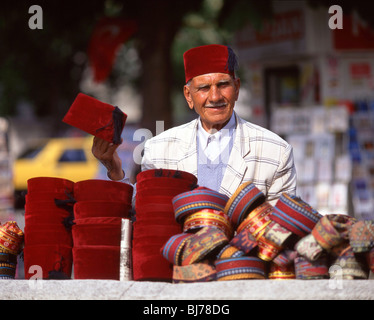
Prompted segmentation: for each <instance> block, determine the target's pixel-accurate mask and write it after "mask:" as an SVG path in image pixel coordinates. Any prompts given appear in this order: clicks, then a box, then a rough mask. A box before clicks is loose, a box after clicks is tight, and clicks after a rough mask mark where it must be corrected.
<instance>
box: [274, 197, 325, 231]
mask: <svg viewBox="0 0 374 320" xmlns="http://www.w3.org/2000/svg"><path fill="white" fill-rule="evenodd" d="M321 217H322V216H321V215H320V214H319V213H318V212H317V211H316V210H314V209H313V208H311V207H310V206H309V205H308V204H307V203H305V202H304V201H302V200H301V199H300V198H298V197H295V196H292V195H288V194H282V195H281V197H280V198H279V200H278V201H277V203H276V205H275V206H274V209H273V212H272V213H271V215H270V219H271V220H273V221H275V222H277V223H279V224H280V225H281V226H282V227H284V228H286V229H287V230H289V231H291V232H293V233H295V234H296V235H298V236H299V237H304V236H306V235H307V234H309V233H310V232H312V230H313V228H314V226H315V225H316V223H317V222H318V221H319V220H320V218H321Z"/></svg>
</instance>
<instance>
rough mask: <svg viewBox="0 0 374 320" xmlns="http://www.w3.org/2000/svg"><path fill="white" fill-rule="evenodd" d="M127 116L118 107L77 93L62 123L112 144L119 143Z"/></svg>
mask: <svg viewBox="0 0 374 320" xmlns="http://www.w3.org/2000/svg"><path fill="white" fill-rule="evenodd" d="M126 119H127V115H126V114H125V113H123V112H122V111H121V110H120V109H119V108H118V107H114V106H112V105H110V104H108V103H104V102H101V101H99V100H97V99H95V98H93V97H90V96H88V95H86V94H83V93H79V94H78V95H77V97H76V98H75V100H74V102H73V104H72V105H71V106H70V108H69V110H68V112H67V113H66V115H65V116H64V118H63V119H62V121H63V122H65V123H67V124H69V125H71V126H73V127H76V128H78V129H81V130H83V131H85V132H87V133H89V134H92V135H94V136H97V137H99V138H101V139H104V140H106V141H109V142H113V143H114V144H120V143H121V133H122V130H123V128H124V126H125V123H126Z"/></svg>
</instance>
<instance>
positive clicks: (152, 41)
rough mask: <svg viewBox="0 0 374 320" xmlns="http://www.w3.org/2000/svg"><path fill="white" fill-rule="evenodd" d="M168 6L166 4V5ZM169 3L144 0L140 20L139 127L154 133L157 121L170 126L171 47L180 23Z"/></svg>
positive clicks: (167, 126)
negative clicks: (140, 97)
mask: <svg viewBox="0 0 374 320" xmlns="http://www.w3.org/2000/svg"><path fill="white" fill-rule="evenodd" d="M168 4H169V5H168ZM171 7H172V6H170V2H169V1H147V6H146V8H147V9H146V10H144V11H143V12H142V14H141V16H140V21H139V24H140V26H139V54H140V58H141V61H142V70H143V72H142V79H141V94H142V99H143V102H142V106H143V117H142V121H141V126H142V127H143V128H147V129H149V130H151V131H152V133H153V134H155V133H156V121H164V128H165V129H167V128H170V127H171V126H172V112H173V108H172V105H171V98H170V97H171V81H172V66H171V54H170V51H171V46H172V43H173V39H174V36H175V33H176V31H177V30H178V28H179V25H180V22H179V21H177V20H176V18H175V16H174V17H173V13H172V8H171Z"/></svg>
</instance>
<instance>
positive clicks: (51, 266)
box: [23, 177, 74, 279]
mask: <svg viewBox="0 0 374 320" xmlns="http://www.w3.org/2000/svg"><path fill="white" fill-rule="evenodd" d="M73 189H74V182H72V181H70V180H67V179H63V178H52V177H36V178H32V179H29V180H28V181H27V195H26V203H25V228H24V233H25V246H24V249H23V256H24V270H25V278H26V279H30V278H31V277H32V276H34V277H35V276H37V277H42V278H43V279H60V278H70V277H71V272H72V261H73V260H72V247H73V238H72V234H71V222H72V209H73V205H74V201H73V200H72V199H73ZM37 271H41V272H42V274H39V273H36V272H37Z"/></svg>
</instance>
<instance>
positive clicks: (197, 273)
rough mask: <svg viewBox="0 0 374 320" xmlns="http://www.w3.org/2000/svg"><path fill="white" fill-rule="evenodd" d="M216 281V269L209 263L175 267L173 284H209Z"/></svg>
mask: <svg viewBox="0 0 374 320" xmlns="http://www.w3.org/2000/svg"><path fill="white" fill-rule="evenodd" d="M215 279H216V268H215V267H214V265H211V264H208V263H203V262H201V263H194V264H190V265H188V266H176V265H175V266H174V267H173V283H192V282H208V281H214V280H215Z"/></svg>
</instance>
